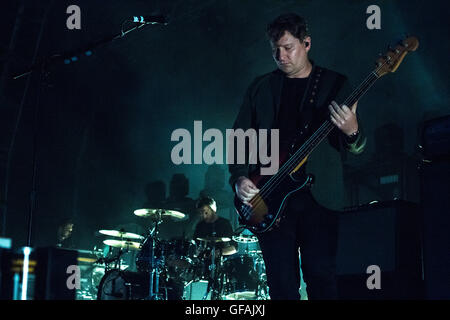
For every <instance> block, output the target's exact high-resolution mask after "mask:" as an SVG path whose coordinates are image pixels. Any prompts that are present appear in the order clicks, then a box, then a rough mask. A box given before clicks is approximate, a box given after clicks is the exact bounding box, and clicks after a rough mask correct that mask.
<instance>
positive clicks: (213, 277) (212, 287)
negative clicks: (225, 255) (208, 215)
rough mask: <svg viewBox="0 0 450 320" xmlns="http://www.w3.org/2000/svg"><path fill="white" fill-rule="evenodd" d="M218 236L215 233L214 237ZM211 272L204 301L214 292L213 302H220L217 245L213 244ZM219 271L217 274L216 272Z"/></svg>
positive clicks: (212, 295)
mask: <svg viewBox="0 0 450 320" xmlns="http://www.w3.org/2000/svg"><path fill="white" fill-rule="evenodd" d="M215 236H216V233H215V232H213V237H215ZM219 250H220V249H219ZM221 257H222V253H221V254H220V258H221ZM209 270H210V271H211V273H210V277H209V280H208V288H207V289H206V293H205V295H204V296H203V299H202V300H206V299H207V298H208V294H209V293H210V292H211V291H212V294H211V300H218V298H219V295H218V292H217V288H216V286H217V281H218V280H219V272H218V268H217V264H216V243H215V242H213V245H212V249H211V265H210V266H209ZM216 271H217V272H216Z"/></svg>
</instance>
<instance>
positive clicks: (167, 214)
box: [134, 208, 187, 220]
mask: <svg viewBox="0 0 450 320" xmlns="http://www.w3.org/2000/svg"><path fill="white" fill-rule="evenodd" d="M134 214H135V215H136V216H138V217H143V218H156V219H157V218H158V216H159V215H160V216H161V219H164V218H174V219H177V220H184V219H187V214H184V213H182V212H180V211H176V210H168V209H146V208H143V209H137V210H134Z"/></svg>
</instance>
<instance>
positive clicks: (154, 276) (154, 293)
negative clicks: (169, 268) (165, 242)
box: [145, 210, 164, 300]
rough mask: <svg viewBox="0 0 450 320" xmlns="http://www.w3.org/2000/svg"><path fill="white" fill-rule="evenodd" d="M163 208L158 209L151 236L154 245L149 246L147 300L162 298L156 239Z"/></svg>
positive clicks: (162, 253)
mask: <svg viewBox="0 0 450 320" xmlns="http://www.w3.org/2000/svg"><path fill="white" fill-rule="evenodd" d="M161 215H162V210H158V212H157V214H156V221H155V226H154V227H153V230H151V231H150V237H151V240H152V245H151V246H149V253H150V254H149V257H150V276H149V289H148V291H149V292H148V296H147V298H146V299H145V300H160V297H159V274H160V270H159V264H160V263H155V247H156V243H155V239H156V237H157V236H158V232H159V231H158V225H159V224H160V223H161V222H162V218H161ZM162 250H163V251H162V252H161V256H162V258H163V259H164V248H163V249H162ZM153 284H154V285H155V289H153Z"/></svg>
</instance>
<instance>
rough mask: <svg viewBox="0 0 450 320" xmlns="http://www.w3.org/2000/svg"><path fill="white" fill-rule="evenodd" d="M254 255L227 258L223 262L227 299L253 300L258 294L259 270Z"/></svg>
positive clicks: (225, 295)
mask: <svg viewBox="0 0 450 320" xmlns="http://www.w3.org/2000/svg"><path fill="white" fill-rule="evenodd" d="M255 260H256V259H255V257H254V256H252V255H239V256H235V257H229V258H227V259H226V260H225V261H224V263H223V269H224V272H225V285H224V298H225V299H227V300H252V299H256V298H257V294H258V272H257V270H256V265H255V262H256V261H255Z"/></svg>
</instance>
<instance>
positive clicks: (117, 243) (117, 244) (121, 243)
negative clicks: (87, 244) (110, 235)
mask: <svg viewBox="0 0 450 320" xmlns="http://www.w3.org/2000/svg"><path fill="white" fill-rule="evenodd" d="M103 243H104V244H106V245H107V246H111V247H114V248H121V249H131V250H139V249H140V246H141V244H140V243H139V242H133V241H125V240H113V239H108V240H104V241H103Z"/></svg>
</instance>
